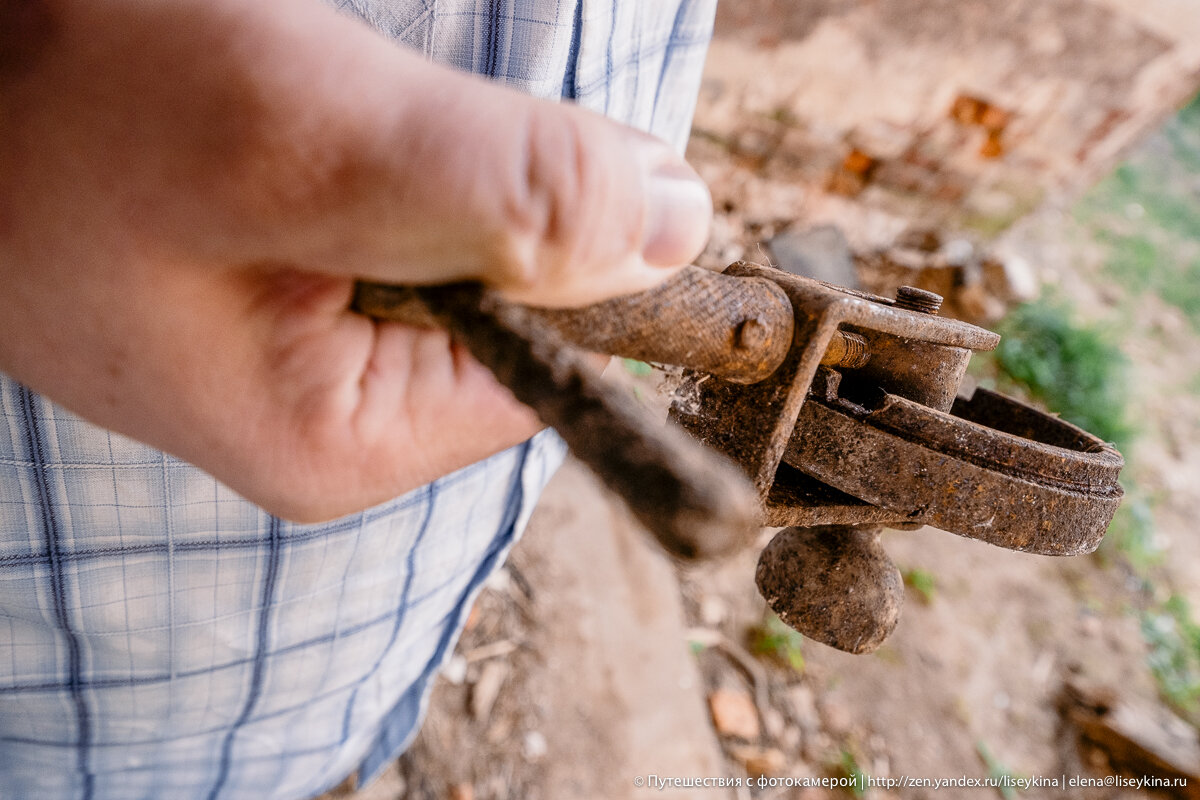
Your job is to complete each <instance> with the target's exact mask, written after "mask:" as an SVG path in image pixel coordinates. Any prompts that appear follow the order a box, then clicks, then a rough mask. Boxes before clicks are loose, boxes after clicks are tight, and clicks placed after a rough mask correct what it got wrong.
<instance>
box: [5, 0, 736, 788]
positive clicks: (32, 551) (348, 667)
mask: <svg viewBox="0 0 1200 800" xmlns="http://www.w3.org/2000/svg"><path fill="white" fill-rule="evenodd" d="M714 2H715V0H654V1H653V2H651V0H641V2H637V0H628V1H627V2H619V3H593V2H583V0H492V2H487V3H485V2H471V1H470V0H342V2H340V3H339V5H341V6H343V7H344V8H345V10H346V11H347V12H349V13H353V14H356V15H358V16H359V17H360V18H362V19H363V20H364V21H366V22H367V23H368V24H370V25H372V26H373V27H375V28H376V29H377V30H379V31H381V32H382V33H384V34H386V35H388V36H390V37H392V38H394V39H397V40H399V41H402V42H404V43H406V44H408V45H410V46H413V47H416V48H419V49H421V50H423V51H424V52H425V53H426V54H427V55H429V56H430V57H432V58H434V59H436V60H438V61H442V62H444V63H448V64H452V65H454V66H457V67H459V68H461V69H465V70H470V71H473V72H478V73H482V74H486V75H490V76H492V77H493V78H495V79H497V80H500V81H503V82H506V83H509V84H511V85H513V86H516V87H518V88H520V89H522V90H525V91H527V92H530V93H533V94H536V95H539V96H543V97H552V98H558V97H564V98H571V99H575V100H577V101H578V102H580V103H581V104H583V105H587V106H589V107H591V108H594V109H596V110H599V111H603V112H605V113H607V114H609V115H611V116H613V117H615V118H617V119H620V120H622V121H625V122H628V123H631V124H634V125H637V126H639V127H642V128H644V129H649V130H652V131H654V132H655V133H657V134H659V135H660V136H662V137H663V138H666V139H668V140H671V141H674V142H675V143H677V144H678V145H679V146H680V147H681V148H682V145H683V143H684V142H685V141H686V136H687V129H688V126H689V124H690V120H691V114H692V110H693V103H694V101H695V95H696V90H697V87H698V83H699V79H700V67H701V64H702V62H703V57H704V49H705V45H706V43H707V41H708V38H709V35H710V31H711V25H712V14H713V5H714ZM562 455H563V448H562V444H561V442H560V440H559V439H558V438H557V437H556V436H554V435H553V434H552V433H548V432H547V433H543V434H539V435H538V436H536V437H534V438H533V439H532V440H530V441H529V442H526V443H525V444H523V445H520V446H518V447H516V448H513V449H510V450H508V451H506V452H504V453H501V454H499V455H496V456H493V457H492V458H489V459H487V460H485V461H483V462H480V463H478V464H475V465H473V466H470V467H467V468H466V469H463V470H460V471H458V472H456V473H454V474H452V475H449V476H447V477H444V478H441V479H439V480H437V481H435V482H433V483H431V484H429V485H428V486H425V487H422V488H421V489H418V490H416V491H414V492H411V493H409V494H407V495H405V496H404V497H401V498H399V499H397V500H394V501H392V502H390V503H387V504H384V505H382V506H378V507H376V508H372V509H370V510H368V511H366V512H363V513H361V514H356V515H354V516H350V517H346V518H343V519H340V520H337V521H334V522H330V523H326V524H322V525H294V524H291V523H288V522H284V521H282V520H279V519H277V518H275V517H272V516H270V515H269V514H267V513H265V512H263V511H262V510H261V509H258V508H256V507H255V506H253V505H251V504H249V503H247V502H246V501H244V500H242V499H241V498H239V497H238V496H237V495H235V494H234V493H233V492H231V491H230V490H229V489H227V488H226V487H224V486H222V485H221V484H219V483H217V482H216V481H215V480H214V479H213V478H211V477H210V476H208V475H206V474H205V473H203V472H201V471H200V470H197V469H196V468H195V467H192V466H191V465H189V464H187V463H185V462H182V461H179V460H178V459H175V458H172V457H171V456H168V455H166V454H164V453H161V452H159V451H156V450H153V449H151V448H148V447H146V446H144V445H141V444H139V443H137V442H133V441H131V440H129V439H126V438H124V437H121V436H118V435H117V434H113V433H110V432H108V431H105V430H102V429H100V428H97V427H95V426H92V425H90V424H88V423H86V422H84V421H82V420H80V419H79V418H78V417H76V416H74V415H73V414H71V413H69V412H67V411H65V410H63V409H62V408H59V407H56V406H55V405H53V404H52V403H50V402H49V401H47V400H46V399H45V398H42V397H40V396H38V395H37V394H35V393H33V392H31V391H30V390H28V389H27V388H25V387H23V386H21V385H20V384H18V383H16V382H14V381H12V380H11V379H9V378H7V377H6V376H4V375H0V798H21V799H22V800H24V799H25V798H39V800H41V798H49V799H50V800H58V798H84V799H86V800H105V799H112V800H116V799H117V798H119V800H138V799H139V798H147V799H148V798H170V800H190V799H191V798H197V799H206V800H213V799H214V798H254V800H265V799H266V798H304V797H309V796H312V795H314V794H317V793H319V792H321V791H324V790H326V789H328V788H329V787H331V786H333V785H335V784H337V783H338V782H339V781H340V780H341V779H342V778H343V777H344V776H345V775H347V774H348V773H350V772H351V771H353V770H354V769H355V768H358V769H359V770H360V777H361V778H362V779H363V780H369V779H370V778H371V777H373V775H374V774H375V773H377V772H378V770H379V769H381V768H382V767H383V766H384V765H386V764H387V763H388V761H390V760H391V759H392V758H394V757H395V756H396V755H397V754H398V753H399V752H400V751H401V750H402V749H403V748H404V747H405V746H406V745H407V744H408V743H409V742H410V741H411V739H412V737H413V736H414V735H415V732H416V729H417V726H418V724H419V722H420V718H421V715H422V713H423V711H424V706H425V703H426V699H427V694H428V690H429V688H430V684H431V682H432V679H433V676H434V675H435V673H436V671H437V669H438V667H439V666H440V665H441V663H442V662H443V660H444V659H445V658H446V657H447V656H448V655H449V653H450V651H451V649H452V648H453V645H454V642H455V640H456V639H457V636H458V634H459V631H460V630H461V627H462V624H463V621H464V619H465V616H466V614H467V612H468V611H469V609H470V606H471V603H472V601H473V599H474V597H475V595H476V594H477V592H478V591H479V589H480V587H481V586H482V584H483V582H484V580H485V579H486V577H487V576H488V574H489V573H490V572H491V571H492V570H493V569H494V568H495V567H497V566H498V565H499V564H500V563H501V562H502V560H503V559H504V557H505V554H506V553H507V551H508V549H509V547H511V545H512V544H513V542H514V541H515V539H516V538H517V537H518V536H519V534H520V531H521V530H522V528H523V527H524V525H525V522H526V521H527V520H528V518H529V515H530V513H531V511H532V508H533V505H534V503H535V502H536V500H537V497H538V494H539V493H540V491H541V490H542V488H543V486H544V485H545V482H546V481H547V480H548V479H549V477H550V475H551V474H552V473H553V471H554V469H555V468H556V466H557V465H558V463H559V462H560V461H561V458H562Z"/></svg>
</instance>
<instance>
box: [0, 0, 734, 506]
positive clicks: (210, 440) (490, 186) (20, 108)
mask: <svg viewBox="0 0 1200 800" xmlns="http://www.w3.org/2000/svg"><path fill="white" fill-rule="evenodd" d="M710 213H711V210H710V201H709V198H708V195H707V192H706V190H705V189H704V187H703V185H702V184H701V183H700V182H699V179H698V178H697V177H696V176H695V174H694V173H693V172H692V171H691V170H690V168H689V167H687V166H686V164H684V162H683V161H682V160H680V159H679V158H678V157H677V156H675V155H674V154H673V153H672V152H671V151H670V149H669V148H668V147H667V146H666V145H664V144H662V143H661V142H658V141H657V140H655V139H652V138H651V137H648V136H646V135H644V134H640V133H637V132H635V131H632V130H631V129H627V128H625V127H623V126H621V125H618V124H616V123H613V122H611V121H608V120H605V119H604V118H602V117H600V116H598V115H595V114H592V113H589V112H586V111H584V110H581V109H579V108H576V107H571V106H564V105H559V104H554V103H549V102H545V101H539V100H534V99H532V98H528V97H526V96H524V95H521V94H518V93H515V92H513V91H510V90H507V89H504V88H501V87H498V86H495V85H492V84H489V83H487V82H486V81H484V80H482V79H479V78H475V77H471V76H467V75H464V74H461V73H457V72H453V71H451V70H448V69H445V68H442V67H439V66H435V65H432V64H430V63H427V62H426V61H424V60H423V59H422V58H421V57H419V56H418V55H416V54H414V53H411V52H409V51H407V50H404V49H403V48H400V47H398V46H396V45H395V44H393V43H391V42H389V41H387V40H385V39H384V38H382V37H380V36H378V35H376V34H375V33H373V32H372V31H370V30H369V29H367V28H366V27H365V26H362V25H360V24H358V23H357V22H355V21H352V20H349V19H346V18H344V17H342V16H340V15H338V14H337V13H336V12H334V11H332V10H330V9H328V8H326V7H325V6H323V5H320V4H319V3H318V2H316V0H272V2H269V3H263V2H261V0H169V1H168V0H108V1H107V2H104V1H102V0H0V281H2V282H3V286H4V292H5V301H4V312H3V321H2V322H0V370H3V371H4V372H6V373H8V374H9V375H11V376H12V377H14V378H16V379H17V380H20V381H22V382H24V383H26V384H27V385H29V386H30V387H32V388H33V389H35V390H37V391H39V392H41V393H43V394H45V395H46V396H47V397H49V398H51V399H52V400H55V401H56V402H58V403H61V404H62V405H64V406H66V407H67V408H69V409H71V410H73V411H75V412H76V413H78V414H80V415H82V416H83V417H85V418H86V419H88V420H91V421H92V422H95V423H97V424H99V425H102V426H105V427H107V428H110V429H112V430H115V431H118V432H120V433H123V434H125V435H128V436H131V437H133V438H136V439H139V440H141V441H144V442H146V443H148V444H151V445H153V446H155V447H158V448H160V449H163V450H166V451H168V452H170V453H173V454H175V455H177V456H179V457H181V458H183V459H186V460H188V461H190V462H192V463H193V464H196V465H197V466H199V467H201V468H202V469H205V470H207V471H208V472H210V473H211V474H213V475H214V476H215V477H217V478H218V479H219V480H221V481H223V482H224V483H226V484H227V485H229V486H230V487H231V488H233V489H234V490H235V491H237V492H239V493H240V494H242V495H243V496H245V497H246V498H248V499H250V500H251V501H253V502H255V503H257V504H259V505H261V506H262V507H263V508H265V509H266V510H268V511H270V512H273V513H275V514H279V515H281V516H283V517H286V518H289V519H292V520H296V521H301V522H313V521H319V520H325V519H330V518H333V517H336V516H340V515H343V514H347V513H351V512H354V511H358V510H361V509H364V508H367V507H369V506H371V505H374V504H377V503H379V502H383V501H385V500H387V499H390V498H392V497H395V496H397V495H399V494H401V493H403V492H405V491H408V490H410V489H413V488H415V487H417V486H420V485H422V484H424V483H426V482H428V481H430V480H432V479H434V478H436V477H438V476H441V475H445V474H447V473H449V472H451V471H453V470H455V469H457V468H459V467H462V466H465V465H467V464H469V463H472V462H474V461H477V460H479V459H481V458H483V457H486V456H488V455H490V454H492V453H495V452H498V451H500V450H502V449H504V448H505V447H508V446H511V445H513V444H515V443H517V442H519V441H521V440H523V439H525V438H527V437H528V436H530V435H532V434H533V433H534V432H535V431H536V430H537V429H538V428H539V427H540V426H539V424H538V422H537V421H536V419H535V418H534V417H533V415H532V414H531V412H529V411H528V410H527V409H525V408H524V407H522V406H520V405H519V404H518V403H516V401H515V400H514V399H513V398H512V397H511V395H509V394H508V392H507V390H505V389H504V388H502V387H500V386H499V385H498V384H496V383H495V381H494V380H493V379H492V377H491V375H490V374H489V373H488V372H487V371H486V370H484V369H483V368H482V367H481V366H479V365H478V364H477V363H476V362H474V361H473V360H472V359H471V358H470V357H469V356H468V355H467V354H465V352H464V351H462V350H461V348H459V347H458V346H456V345H455V344H453V343H452V342H450V341H449V340H448V338H447V336H446V335H445V334H443V333H441V332H437V331H428V330H418V329H415V328H409V327H405V326H402V325H398V324H394V323H375V322H372V321H369V320H367V319H365V318H362V317H360V316H357V315H355V314H352V313H349V312H348V311H347V305H348V303H349V299H350V295H351V290H352V286H353V281H354V279H355V278H357V277H365V278H370V279H374V280H379V281H387V282H392V283H424V282H445V281H450V280H456V279H464V278H475V279H481V280H483V281H485V282H486V283H488V284H490V285H491V286H493V287H496V288H497V289H499V290H500V291H502V292H504V293H505V294H506V295H508V296H509V297H510V298H512V299H515V300H518V301H521V302H527V303H531V304H536V305H549V306H554V305H573V304H582V303H587V302H593V301H598V300H600V299H604V298H606V297H609V296H612V295H616V294H621V293H624V292H632V291H637V290H641V289H644V288H648V287H650V286H652V285H654V284H656V283H657V282H659V281H661V280H663V279H665V278H666V277H668V276H669V275H670V274H672V272H673V271H674V269H675V268H677V267H679V266H681V265H683V264H685V263H687V262H688V261H690V260H691V258H693V257H694V256H695V254H696V253H697V252H698V251H699V250H700V248H701V247H702V246H703V244H704V240H705V238H706V237H707V230H708V222H709V215H710Z"/></svg>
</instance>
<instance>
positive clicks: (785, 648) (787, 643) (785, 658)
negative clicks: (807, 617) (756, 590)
mask: <svg viewBox="0 0 1200 800" xmlns="http://www.w3.org/2000/svg"><path fill="white" fill-rule="evenodd" d="M750 650H751V652H753V653H754V654H755V655H760V656H768V657H770V658H774V659H775V660H776V661H778V662H780V663H781V664H784V665H785V666H788V667H791V668H792V669H793V670H795V671H796V672H804V634H802V633H800V632H798V631H794V630H792V629H791V628H789V627H788V626H787V624H786V623H784V621H783V620H781V619H780V618H779V616H778V615H776V614H773V613H768V614H767V615H766V616H765V617H764V618H763V621H762V623H761V624H759V625H758V626H757V627H755V628H753V629H752V630H751V631H750Z"/></svg>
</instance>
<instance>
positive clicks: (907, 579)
mask: <svg viewBox="0 0 1200 800" xmlns="http://www.w3.org/2000/svg"><path fill="white" fill-rule="evenodd" d="M900 575H901V577H903V578H904V585H905V586H907V587H909V588H910V589H912V590H913V591H915V592H916V593H917V594H918V595H919V596H920V597H921V600H922V602H924V603H925V605H929V604H930V603H932V602H933V600H934V598H935V597H937V576H936V575H934V574H933V573H932V572H930V571H929V570H925V569H921V568H920V567H909V568H908V569H905V570H902V571H901V572H900Z"/></svg>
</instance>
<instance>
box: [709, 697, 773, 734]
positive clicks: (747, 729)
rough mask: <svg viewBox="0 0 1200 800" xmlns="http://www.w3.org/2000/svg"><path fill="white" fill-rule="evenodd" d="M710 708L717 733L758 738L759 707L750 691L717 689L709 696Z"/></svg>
mask: <svg viewBox="0 0 1200 800" xmlns="http://www.w3.org/2000/svg"><path fill="white" fill-rule="evenodd" d="M708 708H709V712H710V713H711V714H712V721H713V727H715V728H716V729H717V733H719V734H721V735H722V736H733V737H736V738H738V739H745V740H747V741H752V740H754V739H757V738H758V736H759V732H760V730H759V722H758V709H757V708H756V707H755V705H754V698H752V697H751V696H750V693H749V692H744V691H741V690H738V689H717V690H716V691H714V692H713V693H712V694H710V695H709V696H708Z"/></svg>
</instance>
